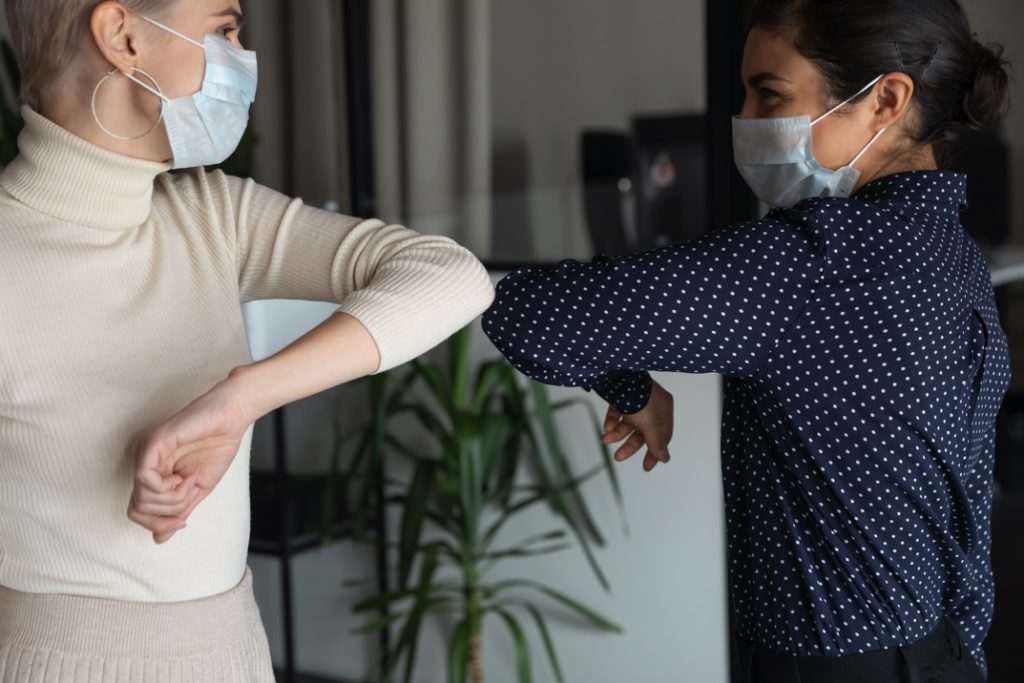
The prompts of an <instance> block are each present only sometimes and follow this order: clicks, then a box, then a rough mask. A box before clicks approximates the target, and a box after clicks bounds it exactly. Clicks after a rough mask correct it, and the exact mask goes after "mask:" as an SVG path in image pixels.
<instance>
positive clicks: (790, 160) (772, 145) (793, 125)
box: [732, 74, 885, 208]
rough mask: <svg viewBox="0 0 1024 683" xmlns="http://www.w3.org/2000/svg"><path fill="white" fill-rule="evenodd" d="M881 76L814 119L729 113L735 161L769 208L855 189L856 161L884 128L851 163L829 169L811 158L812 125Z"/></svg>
mask: <svg viewBox="0 0 1024 683" xmlns="http://www.w3.org/2000/svg"><path fill="white" fill-rule="evenodd" d="M883 75H884V74H883ZM880 80H882V76H879V77H878V78H876V79H875V80H873V81H871V82H870V83H868V84H867V85H866V86H865V87H864V88H862V89H861V90H860V92H858V93H857V94H856V95H854V96H853V97H851V98H850V99H848V100H846V101H844V102H842V103H840V104H839V105H837V106H835V107H833V108H832V109H830V110H828V111H827V112H825V113H824V114H822V115H821V116H819V117H818V118H816V119H814V120H813V121H812V120H811V118H810V117H809V116H790V117H785V118H777V119H741V118H738V117H736V118H733V121H732V139H733V148H734V151H735V157H736V166H737V167H738V168H739V171H740V174H741V175H742V176H743V179H744V180H746V181H747V184H748V185H750V189H752V190H753V191H754V194H755V195H757V197H758V199H760V200H761V201H762V202H764V203H765V204H767V205H768V206H770V207H773V208H790V207H792V206H793V205H794V204H796V203H797V202H799V201H801V200H804V199H810V198H812V197H849V196H850V195H851V194H853V189H854V188H855V187H856V186H857V181H858V180H859V179H860V171H858V170H857V169H856V168H854V165H855V164H856V163H857V162H858V161H860V158H861V157H862V156H864V154H865V153H866V152H867V151H868V150H869V149H871V146H872V145H874V144H875V142H877V141H878V138H880V137H881V136H882V133H884V132H885V129H882V130H880V131H878V133H877V134H876V135H875V137H873V138H872V139H871V141H870V142H868V144H867V145H865V146H864V148H863V149H861V151H860V152H859V153H858V154H857V156H855V157H854V158H853V160H852V161H851V162H850V163H849V164H847V165H846V166H843V167H842V168H840V169H837V170H835V171H833V170H830V169H827V168H824V167H823V166H822V165H821V164H820V163H818V160H817V159H815V158H814V151H813V147H812V145H811V128H812V127H813V126H814V125H815V124H817V123H819V122H820V121H822V120H823V119H825V118H826V117H828V116H831V115H832V114H834V113H835V112H836V111H838V110H839V109H841V108H843V107H844V106H846V105H847V104H849V103H850V102H851V101H853V100H855V99H857V97H859V96H860V95H862V94H863V93H865V92H866V91H868V90H869V89H871V88H872V87H873V86H874V85H875V84H876V83H878V81H880Z"/></svg>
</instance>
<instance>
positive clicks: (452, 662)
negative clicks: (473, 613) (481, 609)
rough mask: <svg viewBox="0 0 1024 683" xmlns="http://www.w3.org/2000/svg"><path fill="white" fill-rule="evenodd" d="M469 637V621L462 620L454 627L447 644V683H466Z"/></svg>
mask: <svg viewBox="0 0 1024 683" xmlns="http://www.w3.org/2000/svg"><path fill="white" fill-rule="evenodd" d="M469 635H470V634H469V621H467V620H466V619H463V620H462V621H460V622H459V623H458V625H457V626H456V627H455V632H454V633H453V634H452V640H451V642H450V643H449V644H448V683H466V664H467V660H468V659H469Z"/></svg>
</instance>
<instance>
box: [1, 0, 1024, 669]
mask: <svg viewBox="0 0 1024 683" xmlns="http://www.w3.org/2000/svg"><path fill="white" fill-rule="evenodd" d="M242 4H243V9H244V11H245V14H246V27H245V31H244V33H243V40H244V42H245V43H246V46H247V47H249V48H252V49H255V50H256V51H257V53H258V55H259V60H260V91H259V95H258V97H257V102H256V105H255V108H254V111H253V119H252V127H251V135H250V136H247V138H246V143H245V145H244V147H243V149H242V150H241V151H240V153H239V154H238V155H237V156H236V158H235V159H234V165H233V166H232V168H231V170H232V171H234V172H237V173H240V174H246V175H251V176H252V177H253V178H255V179H256V180H257V181H258V182H261V183H263V184H265V185H268V186H270V187H272V188H275V189H277V190H280V191H282V192H285V193H287V194H290V195H294V196H299V197H302V198H303V199H305V200H306V201H307V202H308V203H310V204H315V205H317V206H321V207H324V208H327V209H329V210H337V211H341V212H343V213H349V214H354V215H361V216H366V217H370V216H376V217H380V218H382V219H384V220H386V221H388V222H397V223H402V224H405V225H408V226H409V227H411V228H413V229H414V230H417V231H419V232H423V233H432V234H442V235H447V236H450V237H452V238H454V239H456V240H457V241H459V242H460V243H462V244H464V245H466V246H467V247H469V248H470V249H472V250H473V251H474V252H475V253H476V254H477V255H478V256H479V257H480V258H481V259H482V260H483V261H484V262H485V263H487V264H488V266H489V267H490V268H491V269H492V271H493V273H494V275H495V277H496V278H497V277H500V275H501V274H502V273H503V272H507V270H508V269H509V268H511V267H513V266H517V265H521V264H529V263H536V264H550V263H555V262H557V261H559V260H561V259H563V258H577V259H589V258H592V257H593V256H594V255H595V254H597V253H606V254H614V253H627V252H630V251H636V250H640V249H646V248H651V247H655V246H660V245H662V244H666V243H669V242H673V241H679V240H686V239H691V238H694V237H697V236H700V235H702V234H704V233H705V232H707V231H708V230H710V229H712V228H715V227H720V226H723V225H727V224H729V223H732V222H735V221H737V220H743V219H745V218H749V217H753V216H754V215H756V213H757V210H758V207H757V206H756V204H755V202H754V201H753V199H752V197H751V195H750V193H749V192H748V191H747V190H746V188H745V187H744V186H743V184H742V180H740V179H739V177H738V175H737V174H736V173H735V172H734V170H733V166H732V150H731V143H730V130H731V129H730V117H731V116H732V115H733V114H734V113H736V111H738V109H739V102H740V100H741V97H742V88H741V85H740V80H739V59H740V55H741V54H742V49H743V41H744V31H743V8H744V3H743V2H741V1H740V0H290V1H282V0H243V3H242ZM964 4H965V6H966V7H967V9H968V12H969V14H970V16H971V19H972V22H973V25H974V29H975V30H976V32H977V33H978V34H979V35H980V36H981V37H982V38H983V39H986V40H992V41H998V42H1002V43H1004V44H1005V46H1006V49H1007V57H1008V58H1009V59H1010V60H1011V61H1013V62H1015V63H1018V64H1019V63H1020V60H1021V59H1024V32H1022V31H1021V30H1020V29H1021V27H1022V26H1024V5H1022V4H1021V3H1020V2H1019V1H1018V0H964ZM4 29H5V30H6V27H4ZM1018 73H1019V69H1018ZM969 142H970V144H965V145H964V147H963V153H962V154H961V155H959V156H958V159H957V162H956V163H957V164H958V167H959V168H962V169H963V170H966V171H967V172H968V173H969V174H970V175H969V193H970V196H971V202H972V208H971V209H970V210H969V212H968V215H967V216H965V224H966V225H967V227H968V228H969V229H970V230H971V232H972V234H974V236H975V238H976V239H977V240H978V241H979V242H980V243H981V244H982V245H983V248H984V249H985V250H986V253H987V254H989V255H990V258H991V260H992V263H993V268H994V270H998V271H999V272H1001V273H1003V274H1004V280H1003V281H1002V282H1001V283H1000V286H999V287H998V289H997V292H998V296H999V302H1000V306H1001V315H1002V318H1003V323H1004V327H1005V328H1006V330H1007V333H1008V335H1009V338H1010V340H1011V346H1012V353H1013V363H1014V370H1015V378H1016V377H1017V376H1020V377H1021V379H1019V380H1018V379H1015V381H1014V384H1013V387H1012V389H1011V394H1010V396H1009V397H1008V399H1007V403H1006V405H1005V407H1004V411H1003V415H1002V416H1001V418H1000V430H999V435H1000V441H999V447H998V451H997V480H998V487H999V488H998V491H999V494H998V496H997V502H996V511H995V516H994V528H995V531H994V550H993V552H994V566H995V571H996V579H997V613H996V621H995V625H994V627H993V632H992V636H991V638H990V641H989V646H988V648H987V649H988V653H989V657H990V660H991V667H992V673H991V681H992V682H993V683H1004V682H1005V683H1009V682H1012V681H1019V680H1024V664H1022V663H1021V662H1020V659H1019V657H1017V656H1016V653H1015V649H1016V641H1017V639H1018V638H1019V636H1020V635H1021V634H1024V553H1022V552H1021V551H1020V548H1019V545H1020V544H1019V541H1018V539H1019V538H1020V537H1021V534H1022V533H1024V305H1022V304H1024V285H1021V284H1017V283H1016V278H1017V277H1018V275H1017V274H1016V273H1015V272H1014V264H1016V263H1018V262H1024V200H1022V199H1021V198H1022V197H1024V99H1022V97H1021V95H1020V90H1019V88H1018V92H1017V95H1016V97H1015V100H1014V104H1013V108H1012V110H1011V113H1010V116H1009V118H1008V119H1007V121H1006V123H1005V125H1004V127H1003V129H1002V130H1001V131H999V132H998V133H997V134H992V135H984V136H980V137H976V138H973V139H972V140H970V141H969ZM1018 245H1020V246H1018ZM1018 251H1019V253H1018ZM332 310H333V306H331V305H325V304H313V303H304V302H279V301H275V302H260V303H256V304H251V305H249V306H248V307H247V310H246V316H247V323H248V325H249V332H250V342H251V346H252V349H253V353H254V356H255V357H256V358H260V357H265V356H267V355H270V354H272V353H274V352H275V351H276V350H278V349H280V348H282V347H283V346H284V345H286V344H287V343H288V342H289V341H291V340H292V339H294V338H296V337H298V336H300V335H301V334H302V333H303V332H305V331H306V330H308V329H310V328H311V327H313V326H314V325H315V324H316V323H318V322H319V321H320V320H322V319H323V318H324V317H326V316H327V315H328V314H329V313H330V312H331V311H332ZM470 353H471V356H472V358H473V359H474V362H481V361H483V360H487V359H491V358H493V357H494V356H495V352H494V351H493V349H491V348H490V346H489V345H488V344H487V343H486V341H485V340H484V338H483V336H482V334H481V333H480V331H479V329H478V327H477V328H475V329H474V330H473V333H472V336H471V344H470ZM659 379H663V380H664V383H665V385H666V386H667V387H669V388H670V390H672V391H673V392H674V393H675V395H676V397H677V405H676V409H677V427H676V441H675V447H674V451H673V455H674V457H673V462H672V464H671V466H669V467H665V468H659V469H658V470H656V471H655V472H654V473H653V474H651V475H645V474H643V473H642V472H641V471H640V468H639V464H638V463H636V462H630V463H627V464H625V465H623V466H621V468H620V472H619V476H620V477H621V484H622V489H623V491H622V493H623V500H624V512H623V513H620V511H619V510H618V507H617V503H616V499H615V495H614V492H613V490H612V489H611V488H610V486H609V485H608V483H607V481H606V480H596V481H595V482H594V483H593V484H592V485H589V488H587V489H586V494H587V496H588V500H590V501H591V504H592V510H593V511H594V513H595V516H596V517H597V518H598V522H599V523H600V524H601V525H602V528H603V529H605V530H606V535H607V544H606V545H605V546H604V547H601V548H597V549H596V550H595V552H596V555H597V558H598V560H599V562H600V563H601V566H602V568H603V570H604V571H605V573H606V576H607V579H608V583H609V585H610V589H609V590H604V589H603V588H602V587H601V585H600V584H599V583H598V581H597V580H596V579H595V577H594V574H593V573H592V572H591V570H590V567H589V566H588V563H587V561H586V559H585V558H584V557H583V555H582V554H581V553H580V552H578V550H575V549H571V550H568V551H566V552H563V553H559V554H556V555H550V556H543V557H538V558H524V559H521V560H518V564H516V565H515V566H511V565H510V566H507V567H506V566H504V565H503V566H502V567H501V568H499V569H498V570H496V571H498V573H499V576H500V575H502V573H503V572H508V575H509V576H532V577H538V578H543V580H544V581H545V582H546V583H548V584H550V585H551V586H554V587H556V588H558V589H560V590H564V591H565V592H566V593H569V594H571V595H573V596H574V597H576V598H578V599H579V600H580V601H582V602H584V603H585V604H587V605H590V606H592V607H594V608H595V609H597V610H599V611H600V612H601V613H603V614H606V615H608V616H609V617H610V618H612V619H613V620H614V621H615V622H616V623H618V624H619V625H621V626H622V628H623V630H624V633H623V634H621V635H618V634H610V633H599V632H595V631H593V630H590V629H587V628H585V627H583V626H582V625H581V624H580V623H579V621H578V620H574V619H573V618H571V616H572V615H570V614H568V613H566V612H565V611H564V610H563V611H561V612H560V611H559V610H558V609H554V610H553V614H554V617H553V620H552V621H551V627H552V628H551V630H552V636H553V638H554V639H555V640H556V642H557V647H558V652H559V656H560V660H561V663H562V666H563V669H564V675H565V679H566V680H567V681H572V682H577V681H586V682H587V683H606V682H607V683H612V682H617V681H635V682H637V683H670V682H671V683H675V682H679V681H687V682H691V681H692V682H694V683H725V682H726V681H730V647H729V632H730V629H729V619H728V610H727V604H728V597H727V588H726V576H725V569H726V567H725V542H724V517H723V514H724V513H723V503H722V491H721V482H720V473H719V455H718V417H719V406H718V399H719V396H720V388H719V379H718V378H717V377H715V376H710V375H709V376H666V377H664V378H659ZM552 395H553V397H554V398H555V399H556V400H559V399H565V398H571V397H579V396H583V394H582V392H577V391H571V390H560V389H559V390H553V391H552ZM584 398H585V399H586V400H587V401H589V402H590V403H591V404H592V405H593V406H594V407H595V408H596V409H597V410H599V411H601V410H603V406H602V405H601V404H600V402H599V401H598V400H596V399H595V397H593V396H591V395H586V396H584ZM366 405H367V401H366V388H365V386H363V385H355V386H349V387H341V388H339V389H337V390H335V391H332V392H327V393H326V394H322V395H320V396H317V397H313V398H311V399H308V400H305V401H302V402H299V403H297V404H294V405H292V406H288V407H286V408H285V409H283V410H281V411H278V412H277V413H275V414H273V415H271V416H268V417H267V418H265V419H264V420H262V421H261V422H260V423H259V424H258V425H257V432H256V438H255V440H254V447H253V449H254V450H253V470H254V474H253V486H254V489H253V545H252V548H251V550H252V552H251V555H250V566H251V567H252V569H253V572H254V577H255V585H256V590H257V598H258V600H259V603H260V608H261V611H262V614H263V618H264V622H265V625H266V627H267V630H268V634H269V637H270V641H271V647H272V651H273V653H274V658H275V664H276V665H277V666H278V667H279V669H280V671H281V673H280V680H294V681H300V680H303V681H304V680H311V681H312V680H316V681H320V680H326V681H362V680H365V679H366V677H367V676H368V675H371V674H368V672H371V671H372V670H373V666H374V662H375V661H376V657H377V655H378V652H379V648H380V646H381V642H382V634H381V633H379V632H376V631H373V632H370V633H365V634H355V633H353V631H354V629H356V628H357V627H358V626H360V625H362V624H363V623H365V621H366V618H365V615H356V614H354V613H353V611H352V607H353V605H354V604H356V603H357V602H359V601H360V600H363V599H366V598H367V597H369V596H372V595H373V594H374V592H375V591H376V590H379V587H380V586H379V584H378V583H377V582H376V581H374V580H371V582H370V583H369V584H360V585H353V583H352V582H353V581H355V580H358V579H364V578H370V579H376V578H377V577H378V576H379V575H380V572H381V570H382V569H383V570H384V572H385V576H392V575H393V574H394V572H395V571H396V566H395V564H396V556H395V552H394V551H393V549H388V548H386V547H384V548H383V549H382V548H381V547H380V546H379V544H378V545H377V546H375V545H374V544H368V543H362V542H358V541H357V540H355V539H353V538H351V537H350V535H349V534H348V533H347V531H346V530H347V529H348V527H347V526H346V525H345V524H344V523H342V524H341V525H340V526H339V527H337V529H338V530H339V531H338V533H337V534H335V536H334V537H333V538H332V539H331V540H330V541H324V540H323V539H322V537H321V535H320V533H319V531H320V528H321V525H320V524H319V522H320V517H321V515H322V505H321V503H322V500H321V499H322V490H323V487H322V486H319V487H318V484H317V482H318V481H322V479H323V477H324V476H325V473H326V472H327V471H328V470H329V467H330V461H331V457H332V454H333V452H334V446H335V436H336V435H335V433H334V425H335V424H336V423H339V422H340V423H341V424H342V425H343V426H344V425H346V424H353V425H354V424H357V423H359V422H360V421H361V420H363V419H365V416H366V412H367V407H366ZM557 425H558V427H559V429H560V430H562V433H563V434H565V435H566V436H565V439H564V441H565V446H566V451H567V455H568V457H569V460H570V462H571V463H572V466H573V469H574V471H578V472H583V471H586V470H587V469H589V468H590V467H592V466H594V465H595V464H597V460H596V456H595V453H594V448H593V441H592V439H591V437H590V436H589V435H588V431H593V428H592V425H591V423H590V422H589V418H588V417H587V415H586V414H585V412H584V411H576V412H573V411H567V412H566V413H565V414H563V415H561V416H560V417H559V418H558V421H557ZM410 429H412V428H411V427H410ZM349 456H350V452H349V450H346V449H345V448H342V449H341V458H342V460H343V461H344V460H345V458H347V457H349ZM389 466H390V464H389ZM391 474H392V475H393V476H394V477H395V478H396V479H399V480H402V478H403V477H406V478H407V477H408V472H407V471H404V470H403V468H402V465H401V463H399V462H395V463H394V468H393V470H392V471H391ZM284 481H299V482H306V484H305V485H306V486H308V488H303V489H297V491H298V492H297V493H296V492H295V491H293V492H292V493H291V494H289V493H288V491H289V490H290V489H288V488H287V487H283V486H282V485H281V484H282V482H284ZM282 491H284V493H282ZM341 512H342V517H344V516H345V514H347V513H348V512H351V511H348V510H342V511H341ZM306 520H313V521H311V522H309V523H308V524H307V523H306ZM341 521H342V522H344V520H343V519H342V520H341ZM550 521H551V515H550V513H548V512H547V511H537V512H531V513H530V514H529V515H527V516H525V517H523V518H521V519H519V520H517V521H516V523H515V525H514V526H513V527H512V528H510V529H509V530H507V533H508V534H509V536H510V537H511V538H516V537H520V538H521V537H526V536H529V535H530V534H534V533H539V532H543V531H545V530H546V529H547V528H548V527H549V523H550ZM375 523H377V524H378V527H379V530H381V531H383V532H385V533H387V534H389V535H390V537H391V538H394V536H395V534H396V533H397V532H398V526H399V523H400V520H399V519H398V518H397V516H396V513H391V514H387V515H385V516H384V517H382V518H381V519H378V520H375ZM451 626H452V624H450V623H446V622H445V621H444V620H443V619H439V620H437V621H436V623H433V624H432V626H431V627H430V628H428V629H426V630H425V632H424V634H423V639H422V641H421V642H420V646H419V654H418V658H417V663H416V666H415V673H414V676H413V680H415V681H417V682H420V683H436V682H437V681H440V680H446V679H445V676H446V666H447V652H448V645H447V638H448V637H449V635H450V629H451ZM397 631H398V627H397V626H396V627H394V628H392V630H391V633H390V634H389V635H390V637H391V638H392V639H393V638H395V637H397ZM526 637H527V638H528V639H529V641H530V643H531V645H532V649H531V651H532V654H533V657H532V662H531V666H532V669H533V673H534V680H536V681H549V680H554V678H553V674H552V672H551V668H550V666H549V665H548V662H547V660H546V658H545V657H544V655H543V652H544V649H543V644H542V642H541V640H540V636H539V635H538V634H537V633H536V632H535V631H534V630H529V631H528V633H527V636H526ZM483 661H484V666H485V668H486V671H487V674H488V680H492V681H497V682H499V683H501V682H504V681H511V680H514V675H515V674H514V672H515V669H516V647H515V642H514V639H513V636H512V635H511V634H510V632H509V631H508V630H506V629H505V628H504V627H503V625H502V623H501V622H500V621H499V620H497V619H491V620H489V621H487V622H486V624H485V638H484V651H483Z"/></svg>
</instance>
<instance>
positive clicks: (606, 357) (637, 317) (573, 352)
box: [484, 214, 825, 414]
mask: <svg viewBox="0 0 1024 683" xmlns="http://www.w3.org/2000/svg"><path fill="white" fill-rule="evenodd" d="M819 242H820V241H819V239H818V238H817V236H816V232H815V230H814V229H813V226H812V225H811V223H810V221H806V220H795V219H793V220H790V219H789V218H787V217H785V216H784V215H782V214H773V216H770V217H769V218H766V219H763V220H759V221H753V222H750V223H746V224H742V225H738V226H734V227H731V228H728V229H725V230H721V231H718V232H715V233H712V234H710V235H708V236H706V237H704V238H701V239H699V240H695V241H692V242H687V243H682V244H676V245H673V246H669V247H665V248H663V249H659V250H656V251H650V252H646V253H642V254H636V255H632V256H626V257H622V258H614V259H612V258H606V257H598V258H597V259H595V260H594V261H593V262H591V263H580V262H577V261H573V260H566V261H563V262H562V263H561V264H559V265H558V266H557V267H552V268H522V269H519V270H516V271H514V272H512V273H511V274H510V275H508V276H507V277H506V278H504V279H503V280H502V281H501V282H500V283H499V285H498V290H497V298H496V300H495V303H494V305H493V306H492V307H491V309H490V310H489V311H488V312H487V313H486V314H485V316H484V331H485V332H486V333H487V335H488V337H490V339H491V340H492V342H493V343H494V344H495V346H497V348H498V349H499V350H500V351H501V352H502V353H503V354H504V355H505V356H507V357H508V358H509V360H510V361H511V362H512V363H513V364H514V365H515V366H516V367H517V368H518V369H519V370H520V371H522V372H523V373H525V374H526V375H528V376H530V377H532V378H534V379H536V380H538V381H541V382H545V383H548V384H556V385H561V386H581V387H583V388H584V389H587V390H588V391H589V390H594V391H596V392H597V393H598V394H599V395H600V396H601V397H602V398H604V399H605V400H607V401H608V402H609V403H611V404H612V405H614V406H616V407H617V408H618V409H619V410H621V411H622V412H624V413H627V414H628V413H635V412H638V411H639V410H641V409H642V408H643V407H644V406H645V405H646V404H647V401H648V400H649V398H650V389H651V379H650V376H649V375H648V374H647V372H648V371H652V370H653V371H675V372H689V373H707V372H719V373H723V374H726V375H731V376H736V377H750V376H753V375H755V374H756V373H757V371H758V369H759V368H760V367H761V365H762V364H763V363H764V361H765V360H766V359H767V357H768V356H769V354H770V353H771V351H772V350H773V349H774V348H775V347H776V345H777V344H778V343H779V341H780V340H781V339H782V338H783V336H784V335H785V333H786V332H787V330H788V329H789V328H790V327H791V325H792V324H793V323H794V322H795V320H796V318H797V317H798V316H799V315H800V313H801V312H802V311H803V309H804V307H805V306H806V304H807V303H808V301H809V300H810V298H811V297H812V295H813V292H814V290H815V288H816V287H817V285H818V284H819V282H820V280H821V277H822V272H823V267H824V262H825V257H824V255H823V253H822V252H823V249H822V248H821V245H820V243H819Z"/></svg>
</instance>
